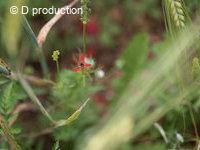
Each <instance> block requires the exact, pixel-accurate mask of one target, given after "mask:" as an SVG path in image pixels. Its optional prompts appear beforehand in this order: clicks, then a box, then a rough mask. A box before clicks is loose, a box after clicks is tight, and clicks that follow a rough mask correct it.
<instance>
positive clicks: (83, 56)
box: [80, 53, 85, 64]
mask: <svg viewBox="0 0 200 150" xmlns="http://www.w3.org/2000/svg"><path fill="white" fill-rule="evenodd" d="M80 61H81V63H82V64H84V63H85V55H84V54H83V53H81V54H80Z"/></svg>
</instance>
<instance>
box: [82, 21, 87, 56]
mask: <svg viewBox="0 0 200 150" xmlns="http://www.w3.org/2000/svg"><path fill="white" fill-rule="evenodd" d="M83 52H84V54H86V24H84V23H83Z"/></svg>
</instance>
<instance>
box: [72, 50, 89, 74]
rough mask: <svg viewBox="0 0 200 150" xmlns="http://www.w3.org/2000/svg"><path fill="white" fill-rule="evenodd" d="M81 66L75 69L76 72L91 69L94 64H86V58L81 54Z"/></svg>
mask: <svg viewBox="0 0 200 150" xmlns="http://www.w3.org/2000/svg"><path fill="white" fill-rule="evenodd" d="M79 59H80V65H79V66H78V67H76V68H74V69H73V71H74V72H79V71H81V70H84V69H85V68H89V67H91V66H92V64H90V63H87V62H86V57H85V55H84V54H83V53H81V54H80V58H79Z"/></svg>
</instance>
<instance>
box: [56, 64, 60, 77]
mask: <svg viewBox="0 0 200 150" xmlns="http://www.w3.org/2000/svg"><path fill="white" fill-rule="evenodd" d="M56 68H57V74H58V75H59V74H60V68H59V64H58V61H56Z"/></svg>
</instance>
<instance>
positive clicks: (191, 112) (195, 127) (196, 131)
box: [188, 104, 199, 140]
mask: <svg viewBox="0 0 200 150" xmlns="http://www.w3.org/2000/svg"><path fill="white" fill-rule="evenodd" d="M188 107H189V112H190V116H191V119H192V123H193V126H194V131H195V135H196V138H197V140H199V135H198V130H197V124H196V121H195V118H194V113H193V111H192V106H191V104H188Z"/></svg>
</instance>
